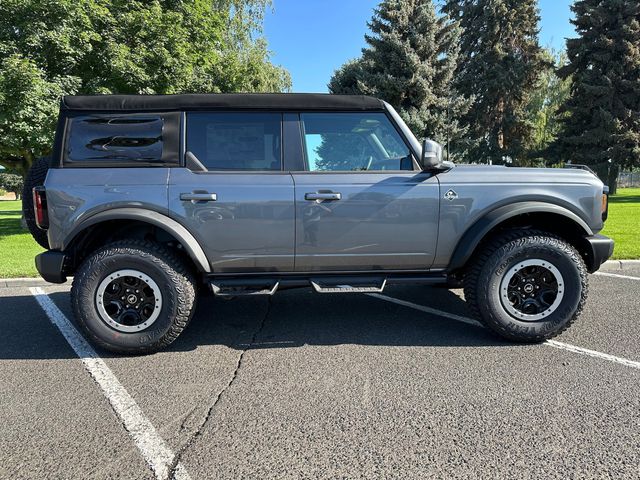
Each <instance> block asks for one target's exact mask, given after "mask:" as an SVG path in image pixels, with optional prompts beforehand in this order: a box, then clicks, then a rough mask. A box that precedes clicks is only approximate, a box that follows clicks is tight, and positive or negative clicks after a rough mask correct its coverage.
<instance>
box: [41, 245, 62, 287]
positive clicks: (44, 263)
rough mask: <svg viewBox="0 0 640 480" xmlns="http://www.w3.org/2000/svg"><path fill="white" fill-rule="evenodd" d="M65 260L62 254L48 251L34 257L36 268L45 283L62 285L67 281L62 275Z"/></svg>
mask: <svg viewBox="0 0 640 480" xmlns="http://www.w3.org/2000/svg"><path fill="white" fill-rule="evenodd" d="M65 260H66V256H65V254H64V253H62V252H56V251H55V250H49V251H47V252H44V253H41V254H40V255H37V256H36V268H37V269H38V273H40V275H41V276H42V278H44V279H45V280H46V281H47V282H50V283H64V282H66V281H67V277H66V275H65V274H64V262H65Z"/></svg>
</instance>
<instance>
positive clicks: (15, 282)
mask: <svg viewBox="0 0 640 480" xmlns="http://www.w3.org/2000/svg"><path fill="white" fill-rule="evenodd" d="M46 285H52V284H51V283H49V282H47V281H45V280H44V278H39V277H38V278H0V288H11V287H44V286H46Z"/></svg>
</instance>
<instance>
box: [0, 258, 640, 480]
mask: <svg viewBox="0 0 640 480" xmlns="http://www.w3.org/2000/svg"><path fill="white" fill-rule="evenodd" d="M637 270H638V271H635V270H630V271H624V272H619V271H618V272H617V273H623V274H627V275H631V276H637V277H640V267H638V269H637ZM590 282H591V288H590V292H591V296H590V299H589V301H588V303H587V306H586V308H585V312H584V314H583V316H582V317H581V318H580V319H579V320H578V322H576V324H575V325H574V326H573V327H572V328H571V329H570V330H569V331H568V332H566V333H565V334H563V335H562V336H561V337H559V338H558V340H560V341H562V342H566V343H570V344H572V345H577V346H580V347H584V348H590V349H594V350H598V351H601V352H604V353H608V354H611V355H618V356H622V357H625V358H627V359H630V360H634V361H636V362H637V361H640V342H639V341H638V340H639V339H640V335H639V334H640V326H639V325H638V323H637V320H638V318H639V316H638V303H637V298H638V296H639V295H640V281H632V280H624V279H620V278H609V277H603V276H591V277H590ZM68 288H69V287H68V286H55V287H54V286H52V287H46V288H45V290H46V292H47V293H48V294H49V296H50V298H51V299H52V300H53V301H54V302H55V303H56V304H57V305H58V306H59V308H60V309H61V310H62V311H63V312H64V313H65V315H67V316H68V317H69V318H71V317H72V316H71V311H70V308H69V299H68ZM385 295H388V296H391V297H394V298H397V299H401V300H405V301H408V302H413V303H416V304H419V305H426V306H429V307H432V308H434V309H439V310H443V311H446V312H450V313H454V314H457V315H468V311H467V310H466V307H465V305H464V302H463V301H462V300H461V298H460V295H461V292H460V291H453V292H449V291H446V290H441V289H432V288H427V287H422V286H403V287H389V288H388V289H386V290H385ZM0 306H1V307H2V308H0V327H1V328H2V332H3V335H2V336H1V337H0V404H1V405H2V408H1V409H0V429H1V430H0V433H1V434H0V478H9V477H10V478H25V479H27V478H28V479H34V478H64V479H76V478H78V479H89V478H128V479H146V478H153V474H152V472H151V470H150V469H149V467H148V466H147V465H146V464H145V462H144V460H143V459H142V457H141V456H140V453H139V452H138V450H137V449H136V447H135V445H134V444H133V442H132V441H131V439H130V438H129V437H128V435H127V432H126V431H125V430H124V429H123V428H122V424H121V422H120V421H119V420H118V418H116V416H115V414H114V412H113V410H112V409H111V407H110V405H109V403H108V402H107V400H106V399H105V398H104V396H103V395H102V393H101V392H100V390H98V389H97V388H96V385H95V383H94V382H93V381H92V380H91V378H90V376H89V375H88V374H87V372H86V371H85V370H84V369H83V368H82V365H81V362H80V360H79V359H78V358H77V357H76V356H75V354H74V353H73V351H72V350H71V348H70V347H69V346H68V345H67V344H66V343H65V340H64V339H63V338H62V336H61V335H60V334H59V332H57V331H56V329H55V328H54V327H53V326H52V325H51V323H50V322H49V321H48V320H47V318H46V316H45V315H44V313H43V311H42V310H41V309H39V307H38V305H37V303H36V302H35V300H34V299H33V297H32V296H31V295H30V294H29V291H28V289H27V288H26V287H15V288H4V289H0ZM98 353H100V355H101V356H102V358H103V359H104V360H105V362H106V363H107V365H108V366H109V368H110V369H111V370H112V371H113V373H114V374H115V375H116V377H117V378H118V380H119V381H120V383H121V384H122V385H123V386H124V387H125V388H126V390H127V391H128V392H129V394H130V395H131V396H132V397H133V398H134V399H135V400H136V402H137V403H138V405H139V406H140V408H141V409H142V411H143V412H144V414H145V416H146V417H147V418H148V419H149V421H150V422H151V423H152V424H153V425H154V426H155V428H156V429H157V431H158V433H159V434H160V436H161V437H162V438H163V439H164V440H165V442H166V443H167V445H168V446H169V447H170V448H171V449H172V451H173V452H174V453H175V457H174V465H175V464H177V462H178V461H180V462H181V464H182V465H184V467H185V468H186V470H187V471H188V473H189V475H190V476H191V478H192V479H200V478H205V479H206V478H223V479H226V478H234V479H235V478H260V479H264V478H402V479H405V478H429V477H435V478H443V477H445V478H469V477H474V478H492V479H493V478H563V479H565V478H638V465H639V464H640V440H639V439H640V386H639V385H640V382H639V381H638V380H639V378H640V370H638V369H633V368H628V367H625V366H621V365H619V364H615V363H612V362H607V361H605V360H601V359H597V358H591V357H587V356H584V355H578V354H575V353H571V352H568V351H563V350H559V349H554V348H549V347H545V346H543V345H533V346H527V345H514V344H509V343H506V342H502V341H501V340H499V339H497V338H496V337H494V336H492V335H491V334H490V333H489V332H487V331H486V330H484V329H481V328H477V327H474V326H472V325H467V324H463V323H459V322H455V321H452V320H449V319H447V318H443V317H440V316H438V315H434V314H429V313H424V312H421V311H417V310H415V309H411V308H407V307H403V306H401V305H397V304H393V303H390V302H385V301H382V300H379V299H375V298H372V297H367V296H365V295H319V294H314V293H311V292H310V291H309V290H293V291H285V292H281V293H279V294H277V295H276V296H274V297H272V298H271V299H268V298H265V297H251V298H238V299H235V300H231V301H228V300H224V299H219V298H212V297H203V298H201V299H200V304H199V307H198V311H197V315H196V317H195V318H194V320H193V322H192V324H191V325H190V326H189V327H188V328H187V329H186V330H185V332H184V334H183V335H182V336H181V337H180V338H179V339H178V341H177V342H176V343H175V344H174V345H172V346H171V348H169V349H167V350H165V351H163V352H160V353H158V354H155V355H150V356H135V357H118V356H113V355H110V354H108V353H106V352H103V351H98Z"/></svg>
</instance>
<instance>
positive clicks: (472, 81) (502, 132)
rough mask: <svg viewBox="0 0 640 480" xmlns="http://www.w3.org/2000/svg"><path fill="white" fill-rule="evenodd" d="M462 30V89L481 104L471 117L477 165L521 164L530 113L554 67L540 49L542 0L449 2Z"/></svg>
mask: <svg viewBox="0 0 640 480" xmlns="http://www.w3.org/2000/svg"><path fill="white" fill-rule="evenodd" d="M443 11H444V12H446V13H448V14H449V15H450V16H451V17H452V18H453V19H454V20H458V21H459V22H460V25H461V26H462V29H463V33H462V37H461V51H460V59H461V61H460V63H459V65H458V71H457V76H456V85H457V87H458V89H459V90H460V92H462V93H463V94H464V95H466V96H472V97H474V98H475V101H474V103H473V105H472V107H471V109H470V110H469V112H468V114H467V115H466V117H465V121H466V122H465V123H466V125H468V126H469V133H470V140H471V141H472V142H473V144H474V147H473V149H472V152H471V157H470V159H469V160H471V161H474V162H489V161H490V162H492V163H505V162H509V161H513V162H514V163H516V164H517V163H519V162H520V161H523V160H524V159H525V157H526V148H527V145H528V144H529V143H530V141H531V137H532V134H533V130H534V128H533V125H532V123H531V122H530V121H529V119H528V116H527V112H526V107H527V105H528V103H529V97H530V93H531V92H532V91H533V90H534V89H535V88H536V86H537V85H538V81H539V78H540V75H541V73H542V72H543V71H544V70H545V68H550V65H549V64H548V63H547V62H546V61H545V60H544V56H543V52H542V49H541V48H540V46H539V44H538V21H539V14H538V8H537V6H536V0H446V1H445V2H444V6H443Z"/></svg>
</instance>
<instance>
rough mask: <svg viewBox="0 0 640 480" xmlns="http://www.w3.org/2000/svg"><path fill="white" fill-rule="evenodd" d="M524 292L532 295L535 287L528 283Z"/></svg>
mask: <svg viewBox="0 0 640 480" xmlns="http://www.w3.org/2000/svg"><path fill="white" fill-rule="evenodd" d="M524 292H525V293H531V292H533V285H532V284H530V283H527V284H526V285H525V286H524Z"/></svg>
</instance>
